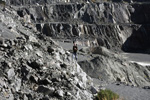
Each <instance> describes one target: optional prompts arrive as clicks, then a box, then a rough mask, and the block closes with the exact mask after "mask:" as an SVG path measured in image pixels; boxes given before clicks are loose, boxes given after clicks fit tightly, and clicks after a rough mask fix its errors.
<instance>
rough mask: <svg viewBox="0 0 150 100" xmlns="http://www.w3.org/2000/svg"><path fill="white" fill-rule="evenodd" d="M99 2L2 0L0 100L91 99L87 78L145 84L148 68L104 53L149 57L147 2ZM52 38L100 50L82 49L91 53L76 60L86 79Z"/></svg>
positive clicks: (145, 0) (147, 81) (133, 0)
mask: <svg viewBox="0 0 150 100" xmlns="http://www.w3.org/2000/svg"><path fill="white" fill-rule="evenodd" d="M102 1H103V0H83V1H81V0H9V1H8V0H7V6H6V10H5V11H1V10H0V22H1V23H0V35H1V36H0V66H1V67H0V92H1V93H2V94H0V99H2V100H5V99H9V100H13V99H17V100H18V99H22V100H34V99H39V100H49V99H50V100H55V99H56V100H57V99H61V100H90V99H92V95H91V94H90V93H89V92H88V89H87V88H88V87H89V85H91V83H90V77H89V76H88V75H90V76H92V77H96V78H100V79H101V80H105V81H111V82H112V81H120V82H123V83H125V84H129V85H134V86H142V87H143V86H150V79H149V76H150V75H149V74H150V70H149V67H145V68H143V67H142V66H140V65H137V64H133V63H129V62H126V60H124V59H123V58H121V57H120V56H118V55H117V54H114V53H112V52H111V51H109V50H107V49H110V50H114V51H117V52H118V51H121V48H122V50H124V51H128V52H146V53H149V48H150V47H149V43H150V40H149V22H150V19H149V17H150V15H149V10H148V9H149V5H150V4H149V3H141V2H148V0H142V1H141V0H111V1H113V2H102ZM116 2H117V3H116ZM118 2H119V3H118ZM128 2H131V3H128ZM57 3H58V4H57ZM0 9H2V8H0ZM51 38H63V39H72V38H75V39H78V40H79V39H80V40H81V41H82V39H87V40H88V41H89V42H90V43H88V44H89V46H92V45H93V46H99V47H96V48H95V47H94V48H92V49H91V50H92V51H90V50H88V49H87V48H86V49H85V50H81V51H84V52H89V53H90V52H91V54H92V55H94V56H93V58H92V59H90V60H85V61H82V62H80V65H81V66H82V68H83V70H84V71H85V72H86V73H88V75H86V73H85V72H83V70H82V69H81V68H80V66H79V65H78V64H77V63H76V62H72V60H71V54H70V53H69V52H68V51H65V50H63V49H62V48H61V47H59V46H58V45H57V43H55V42H54V41H53V40H52V39H51ZM100 46H103V48H101V47H100ZM106 48H107V49H106Z"/></svg>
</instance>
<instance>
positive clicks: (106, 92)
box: [96, 90, 119, 100]
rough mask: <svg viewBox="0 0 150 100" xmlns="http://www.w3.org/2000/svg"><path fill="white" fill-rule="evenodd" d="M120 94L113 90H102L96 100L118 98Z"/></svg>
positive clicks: (113, 99)
mask: <svg viewBox="0 0 150 100" xmlns="http://www.w3.org/2000/svg"><path fill="white" fill-rule="evenodd" d="M118 98H119V95H118V94H116V93H114V92H112V91H111V90H101V91H100V92H98V94H97V97H96V100H117V99H118Z"/></svg>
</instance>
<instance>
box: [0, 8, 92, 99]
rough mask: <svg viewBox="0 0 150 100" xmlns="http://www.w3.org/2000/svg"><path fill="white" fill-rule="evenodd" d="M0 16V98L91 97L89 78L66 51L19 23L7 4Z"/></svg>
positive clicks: (15, 14)
mask: <svg viewBox="0 0 150 100" xmlns="http://www.w3.org/2000/svg"><path fill="white" fill-rule="evenodd" d="M6 14H7V16H6ZM0 15H1V16H4V17H0V20H1V23H0V30H1V32H0V35H1V44H0V66H1V67H0V99H1V100H6V99H7V100H14V99H15V100H35V99H37V100H58V99H59V100H66V99H67V100H90V99H92V95H91V93H90V92H88V90H87V88H88V87H89V86H90V85H91V84H92V83H91V81H90V80H91V79H90V77H89V76H87V75H86V73H85V72H83V71H82V69H81V68H80V66H79V65H78V64H77V62H72V60H71V54H70V53H69V52H68V51H65V50H63V48H62V47H59V46H58V44H57V43H55V42H54V40H52V39H51V38H49V37H47V36H45V35H42V34H40V33H39V32H38V31H37V30H35V29H34V26H33V25H31V24H23V23H21V22H22V19H21V18H20V17H19V16H18V15H17V12H16V11H15V10H13V9H11V8H8V7H7V9H6V11H5V14H4V12H3V11H0ZM13 25H14V26H13Z"/></svg>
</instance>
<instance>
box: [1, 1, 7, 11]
mask: <svg viewBox="0 0 150 100" xmlns="http://www.w3.org/2000/svg"><path fill="white" fill-rule="evenodd" d="M0 4H1V5H3V11H5V6H6V0H0Z"/></svg>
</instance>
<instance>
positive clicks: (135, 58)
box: [57, 41, 150, 100]
mask: <svg viewBox="0 0 150 100" xmlns="http://www.w3.org/2000/svg"><path fill="white" fill-rule="evenodd" d="M57 42H58V43H59V44H60V45H61V46H62V47H63V48H65V49H66V50H71V49H72V45H73V44H72V41H68V42H62V41H57ZM80 43H81V42H77V44H78V47H79V52H78V62H79V64H80V63H81V62H83V61H88V60H89V59H92V58H93V57H94V55H93V54H87V51H86V49H87V48H88V46H85V45H84V44H82V45H81V44H80ZM85 48H86V49H85ZM83 49H84V52H83ZM81 51H82V52H81ZM105 52H106V51H105ZM85 53H86V54H85ZM101 54H102V52H101ZM107 54H109V53H107ZM120 55H122V57H123V58H124V59H125V60H124V61H125V62H124V64H128V63H130V62H132V63H139V61H140V62H143V63H145V64H147V65H148V63H146V62H147V61H148V60H149V59H148V58H149V57H150V56H149V55H147V54H134V53H128V54H127V53H120ZM139 55H140V56H139ZM107 56H108V55H107ZM109 56H110V55H109ZM107 59H108V58H107ZM94 61H95V60H94ZM116 62H117V61H114V63H116ZM127 62H128V63H127ZM86 63H87V62H86ZM101 63H102V62H101ZM80 65H81V67H82V68H83V69H84V71H86V73H88V75H90V76H91V77H93V78H92V79H93V83H94V87H95V88H96V89H97V90H98V89H111V90H112V91H114V92H116V93H118V94H119V96H120V98H122V99H123V100H149V99H150V97H149V94H150V90H149V88H150V87H149V86H150V84H149V83H148V84H147V85H146V84H145V83H143V85H138V87H137V86H136V87H135V86H134V85H136V84H134V83H132V82H131V83H130V82H129V81H128V82H127V83H124V82H123V80H120V81H119V80H117V82H116V81H114V82H113V81H108V80H106V79H108V77H107V78H104V79H102V78H101V77H99V79H97V78H94V75H95V73H96V71H92V72H91V71H90V70H88V69H91V70H93V68H95V67H93V68H89V67H88V66H85V67H84V66H83V65H82V64H80ZM111 65H112V66H116V65H113V64H111ZM101 66H102V65H101ZM106 66H107V64H106ZM106 66H104V67H106ZM126 66H127V65H126ZM130 66H131V65H130ZM139 66H140V65H139ZM124 67H125V66H124ZM132 67H134V66H132ZM142 67H145V66H142ZM147 67H149V66H147ZM86 69H87V70H86ZM97 70H99V69H97ZM130 70H131V68H130ZM107 71H108V70H107ZM109 73H111V72H109ZM121 73H123V71H122V72H121ZM148 73H149V72H148ZM99 75H101V74H100V72H99ZM95 76H96V75H95ZM103 76H105V74H104V75H103ZM124 76H126V75H124ZM109 77H111V76H109ZM129 80H132V78H131V76H129ZM135 80H139V79H138V78H137V79H135Z"/></svg>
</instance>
